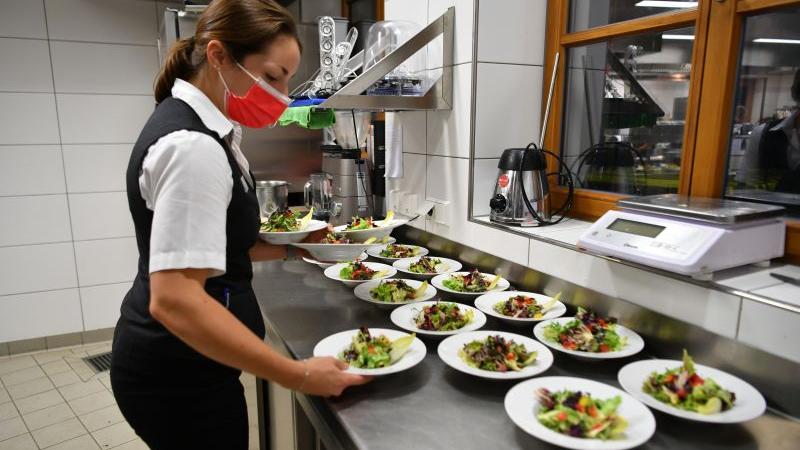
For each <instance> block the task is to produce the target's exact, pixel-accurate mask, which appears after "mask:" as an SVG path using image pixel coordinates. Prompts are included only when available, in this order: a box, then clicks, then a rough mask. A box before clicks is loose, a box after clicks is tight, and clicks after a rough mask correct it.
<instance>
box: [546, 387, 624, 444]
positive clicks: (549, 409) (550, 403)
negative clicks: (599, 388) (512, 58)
mask: <svg viewBox="0 0 800 450" xmlns="http://www.w3.org/2000/svg"><path fill="white" fill-rule="evenodd" d="M536 397H537V398H538V400H539V405H540V408H539V410H538V411H537V412H536V418H537V419H538V420H539V423H541V424H542V425H544V426H546V427H547V428H550V429H551V430H553V431H556V432H559V433H561V434H566V435H567V436H572V437H576V438H589V439H602V440H607V439H617V438H620V437H622V434H623V433H624V432H625V429H626V428H627V427H628V422H627V421H626V420H625V419H624V418H623V417H621V416H619V415H617V409H618V408H619V405H620V403H622V398H620V396H616V397H613V398H610V399H606V400H601V399H598V398H592V396H591V395H590V394H588V393H582V392H580V391H577V392H575V391H570V390H563V391H557V392H550V391H549V390H547V389H544V388H541V389H539V390H538V391H537V392H536Z"/></svg>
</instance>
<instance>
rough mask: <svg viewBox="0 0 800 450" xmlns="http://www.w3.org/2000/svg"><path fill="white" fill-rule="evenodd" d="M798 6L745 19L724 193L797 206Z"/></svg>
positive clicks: (799, 160) (799, 166)
mask: <svg viewBox="0 0 800 450" xmlns="http://www.w3.org/2000/svg"><path fill="white" fill-rule="evenodd" d="M798 23H800V8H792V9H785V10H778V11H772V12H768V13H764V14H759V15H754V16H749V17H747V18H746V19H745V21H744V29H743V33H742V35H743V36H742V46H741V54H740V57H739V69H738V75H737V80H736V88H735V91H734V107H733V117H732V124H731V138H730V144H729V145H730V148H729V152H728V170H727V179H726V183H725V191H726V196H728V197H733V198H741V199H746V200H756V201H767V202H771V203H780V204H784V205H787V206H791V207H794V208H797V207H800V113H798V106H800V26H798Z"/></svg>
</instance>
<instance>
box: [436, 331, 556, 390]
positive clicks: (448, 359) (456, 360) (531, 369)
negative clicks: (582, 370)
mask: <svg viewBox="0 0 800 450" xmlns="http://www.w3.org/2000/svg"><path fill="white" fill-rule="evenodd" d="M498 335H499V336H502V337H503V338H505V339H512V340H514V342H516V343H518V344H522V345H524V346H525V348H526V349H527V350H528V352H537V353H538V355H537V356H536V361H534V363H533V364H531V365H530V366H528V367H525V368H524V369H522V370H520V371H519V372H514V371H508V372H491V371H488V370H483V369H478V368H477V367H472V366H470V365H469V364H467V363H466V362H464V360H463V359H461V356H459V354H458V352H459V350H461V348H462V347H464V344H467V343H469V342H472V341H480V340H484V339H486V338H487V337H488V336H498ZM438 352H439V358H441V360H442V361H444V363H445V364H447V365H448V366H450V367H452V368H454V369H456V370H459V371H461V372H464V373H468V374H470V375H475V376H476V377H481V378H489V379H492V380H515V379H520V378H529V377H533V376H536V375H539V374H540V373H542V372H544V371H545V370H547V369H549V368H550V366H551V365H553V354H552V353H551V352H550V350H548V349H547V347H545V346H544V345H542V344H540V343H538V342H536V341H535V340H533V339H531V338H529V337H525V336H522V335H519V334H514V333H506V332H505V331H483V330H481V331H470V332H467V333H459V334H455V335H453V336H450V337H448V338H446V339H445V340H443V341H442V342H441V343H440V344H439V349H438Z"/></svg>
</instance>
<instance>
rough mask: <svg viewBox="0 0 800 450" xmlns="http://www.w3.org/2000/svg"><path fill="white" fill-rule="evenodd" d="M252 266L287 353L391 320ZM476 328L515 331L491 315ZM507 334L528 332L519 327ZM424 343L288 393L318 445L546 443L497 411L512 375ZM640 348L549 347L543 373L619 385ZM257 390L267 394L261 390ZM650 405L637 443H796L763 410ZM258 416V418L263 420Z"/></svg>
mask: <svg viewBox="0 0 800 450" xmlns="http://www.w3.org/2000/svg"><path fill="white" fill-rule="evenodd" d="M254 272H255V277H254V281H253V287H254V289H255V292H256V294H257V296H258V298H259V302H260V304H261V308H262V312H263V314H264V318H265V320H266V322H267V328H268V334H269V336H268V338H269V339H270V341H271V343H272V344H273V345H276V346H278V347H282V350H284V351H286V352H287V353H288V354H290V355H292V356H294V357H296V358H306V357H309V356H311V354H312V350H313V348H314V345H316V343H317V342H318V341H320V340H321V339H323V338H324V337H326V336H328V335H330V334H333V333H336V332H339V331H343V330H348V329H353V328H357V327H359V326H361V325H366V326H369V327H390V328H395V327H394V326H393V324H391V322H390V321H389V313H388V311H386V310H382V309H378V308H375V307H374V306H373V305H370V304H368V303H366V302H362V301H360V300H358V299H356V298H355V296H354V295H353V292H352V289H351V288H347V287H345V286H344V285H343V284H341V283H338V282H335V281H332V280H329V279H327V278H325V277H324V275H323V274H322V271H321V270H320V269H319V268H317V267H316V266H313V265H311V264H307V263H304V262H301V261H290V262H268V263H257V264H255V265H254ZM483 329H487V330H489V329H500V330H508V331H513V330H514V329H513V328H509V327H507V326H504V325H502V324H500V323H499V322H497V321H496V320H495V319H493V318H491V317H489V318H488V322H487V324H486V326H485V327H484V328H483ZM516 332H518V333H522V334H526V335H531V334H532V333H531V330H529V329H527V328H523V329H518V330H517V331H516ZM423 341H424V342H425V345H426V346H427V349H428V354H427V356H426V358H425V360H424V361H423V362H422V363H420V364H419V365H418V366H416V367H415V368H413V369H411V370H408V371H406V372H402V373H399V374H395V375H391V376H387V377H380V378H376V379H375V380H374V381H373V382H372V383H370V384H368V385H365V386H361V387H355V388H350V389H348V390H346V391H345V393H344V394H343V395H342V396H341V397H340V398H337V399H332V400H328V399H320V398H317V397H307V396H304V395H297V396H296V400H297V403H298V404H299V405H300V408H301V409H302V412H303V413H304V415H305V416H306V417H307V419H308V421H309V422H310V424H311V425H312V426H313V428H314V430H315V432H316V434H317V437H318V439H319V441H321V443H322V446H323V447H324V448H326V449H329V450H333V449H338V448H343V449H349V448H362V449H398V448H404V447H405V448H413V449H459V450H468V449H493V448H502V449H506V448H508V449H514V448H528V449H547V448H555V447H553V446H551V445H549V444H547V443H545V442H543V441H540V440H538V439H536V438H534V437H532V436H529V435H528V434H526V433H524V432H523V431H521V430H520V429H518V428H517V427H516V426H515V425H514V424H513V423H512V422H511V421H510V420H509V419H508V417H507V416H506V413H505V410H504V407H503V398H504V396H505V393H506V391H508V389H510V388H511V386H513V385H514V383H513V382H496V381H489V380H483V379H478V378H475V377H471V376H468V375H465V374H462V373H460V372H456V371H454V370H452V369H450V368H449V367H447V366H445V365H444V363H442V362H441V360H440V359H439V357H438V356H437V354H436V348H437V345H438V342H439V341H438V340H430V339H423ZM649 356H651V355H647V354H643V355H640V356H638V357H634V358H628V359H625V360H621V361H605V362H597V363H584V362H578V361H576V360H575V359H573V358H570V357H567V356H565V355H560V354H556V355H555V363H554V365H553V367H552V368H550V369H549V370H548V371H547V372H546V373H545V374H544V375H569V376H577V377H583V378H590V379H594V380H598V381H602V382H606V383H609V384H612V385H614V386H619V385H618V383H617V381H616V374H617V371H618V370H619V369H620V368H621V367H622V366H623V365H625V364H626V363H628V362H630V361H633V360H635V359H638V358H646V357H649ZM576 388H578V389H579V388H580V386H576ZM260 392H262V395H266V393H267V392H269V390H268V389H261V390H260ZM259 404H260V405H266V404H268V402H266V401H264V402H261V401H260V402H259ZM260 410H261V411H260V413H261V414H262V417H263V415H265V414H268V410H267V409H266V408H260ZM653 413H654V414H655V417H656V422H657V430H656V433H655V435H654V436H653V437H652V439H651V440H650V441H649V442H648V443H647V444H645V445H644V446H643V447H642V448H647V449H728V450H729V449H737V450H738V449H759V448H760V449H787V450H788V449H795V448H797V443H798V442H800V423H798V422H796V421H793V420H791V419H787V418H785V417H783V416H780V415H778V414H776V413H774V412H771V411H768V413H767V414H765V415H764V416H762V417H761V418H759V419H757V420H754V421H751V422H749V423H746V424H743V425H725V426H719V425H709V424H697V423H692V422H688V421H684V420H679V419H677V418H673V417H671V416H668V415H665V414H663V413H660V412H657V411H654V412H653ZM266 419H267V420H264V423H267V424H268V423H270V421H269V420H268V418H266ZM262 442H263V441H262ZM267 442H269V441H268V440H267Z"/></svg>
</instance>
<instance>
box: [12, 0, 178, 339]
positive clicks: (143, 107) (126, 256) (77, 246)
mask: <svg viewBox="0 0 800 450" xmlns="http://www.w3.org/2000/svg"><path fill="white" fill-rule="evenodd" d="M159 8H163V2H158V3H157V2H155V1H150V0H137V1H116V0H115V1H109V0H0V60H2V61H6V62H8V63H7V64H5V63H4V64H0V342H6V341H12V340H21V339H29V338H35V337H41V336H49V335H56V334H63V333H71V332H78V331H86V330H93V329H99V328H107V327H112V326H114V324H115V322H116V319H117V316H118V314H119V305H120V302H121V301H122V297H123V296H124V293H125V291H126V290H127V287H128V286H129V284H130V281H131V280H132V279H133V275H134V273H135V267H136V262H137V252H136V244H135V239H134V238H133V226H132V223H131V220H130V213H129V212H128V206H127V201H126V198H125V179H124V173H125V168H126V166H127V161H128V156H129V155H130V150H131V147H132V145H133V142H134V141H135V139H136V137H137V135H138V133H139V130H140V129H141V127H142V125H143V124H144V122H145V120H146V119H147V117H148V116H149V114H150V112H151V111H152V110H153V107H154V101H153V98H152V86H153V80H154V77H155V75H156V73H157V71H158V64H159V62H158V56H157V49H156V38H157V34H158V28H157V27H158V20H157V17H158V15H159Z"/></svg>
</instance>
